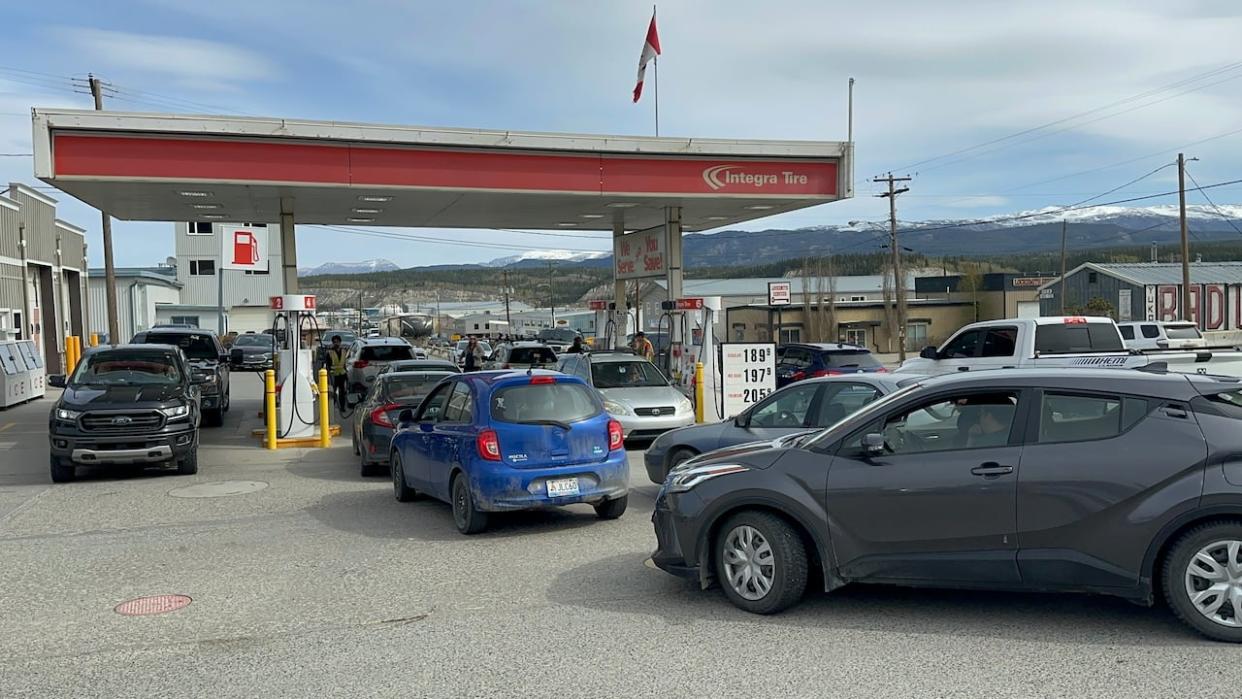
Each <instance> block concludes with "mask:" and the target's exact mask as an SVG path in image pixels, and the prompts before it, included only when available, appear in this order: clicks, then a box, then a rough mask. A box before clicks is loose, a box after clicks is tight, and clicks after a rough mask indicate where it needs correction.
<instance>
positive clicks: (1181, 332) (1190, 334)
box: [1164, 325, 1203, 340]
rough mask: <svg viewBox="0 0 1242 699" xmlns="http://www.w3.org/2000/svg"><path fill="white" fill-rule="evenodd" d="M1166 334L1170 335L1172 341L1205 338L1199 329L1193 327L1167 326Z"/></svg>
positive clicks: (1165, 327)
mask: <svg viewBox="0 0 1242 699" xmlns="http://www.w3.org/2000/svg"><path fill="white" fill-rule="evenodd" d="M1164 334H1165V335H1168V336H1169V339H1170V340H1198V339H1199V338H1201V337H1203V336H1202V335H1200V334H1199V329H1198V328H1196V327H1195V326H1193V325H1166V326H1164Z"/></svg>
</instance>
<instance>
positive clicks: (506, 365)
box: [500, 362, 513, 369]
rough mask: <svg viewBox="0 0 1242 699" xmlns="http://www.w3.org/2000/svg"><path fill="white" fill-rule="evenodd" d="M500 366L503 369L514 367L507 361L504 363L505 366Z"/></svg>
mask: <svg viewBox="0 0 1242 699" xmlns="http://www.w3.org/2000/svg"><path fill="white" fill-rule="evenodd" d="M500 368H501V369H512V368H513V367H511V366H509V362H505V363H504V366H502V367H500Z"/></svg>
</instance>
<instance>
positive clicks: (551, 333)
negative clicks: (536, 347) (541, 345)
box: [537, 328, 578, 342]
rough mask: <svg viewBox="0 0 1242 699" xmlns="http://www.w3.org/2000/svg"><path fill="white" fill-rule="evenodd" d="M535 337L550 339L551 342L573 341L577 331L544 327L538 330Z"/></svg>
mask: <svg viewBox="0 0 1242 699" xmlns="http://www.w3.org/2000/svg"><path fill="white" fill-rule="evenodd" d="M537 337H538V338H539V339H540V340H550V341H552V342H573V341H574V338H575V337H578V333H576V332H574V331H573V330H570V329H569V328H544V329H543V330H540V331H539V335H537Z"/></svg>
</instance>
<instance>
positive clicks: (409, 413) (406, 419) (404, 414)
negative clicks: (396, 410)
mask: <svg viewBox="0 0 1242 699" xmlns="http://www.w3.org/2000/svg"><path fill="white" fill-rule="evenodd" d="M397 422H398V423H399V424H400V425H401V426H402V427H404V426H406V425H408V424H410V423H411V422H414V411H413V410H410V409H409V408H406V409H405V410H402V411H401V413H400V414H398V415H397Z"/></svg>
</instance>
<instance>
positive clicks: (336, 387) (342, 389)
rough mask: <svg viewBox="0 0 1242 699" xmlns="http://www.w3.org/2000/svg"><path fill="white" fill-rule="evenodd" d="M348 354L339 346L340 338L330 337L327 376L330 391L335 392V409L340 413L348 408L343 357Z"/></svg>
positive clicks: (337, 336)
mask: <svg viewBox="0 0 1242 699" xmlns="http://www.w3.org/2000/svg"><path fill="white" fill-rule="evenodd" d="M346 354H348V352H347V351H346V350H345V348H344V347H342V346H341V336H340V335H333V336H332V346H331V347H329V348H328V376H329V377H330V378H331V379H332V390H333V391H334V392H336V408H337V410H339V411H341V412H342V413H343V412H345V408H347V407H349V405H348V403H347V401H346V396H347V395H348V393H349V390H348V387H347V386H346V381H347V379H346V377H345V355H346Z"/></svg>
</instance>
